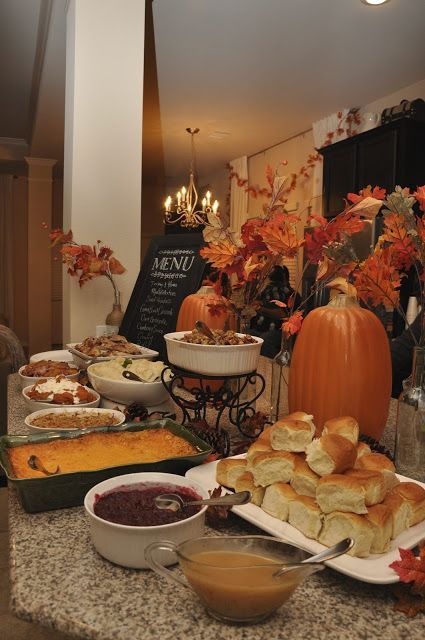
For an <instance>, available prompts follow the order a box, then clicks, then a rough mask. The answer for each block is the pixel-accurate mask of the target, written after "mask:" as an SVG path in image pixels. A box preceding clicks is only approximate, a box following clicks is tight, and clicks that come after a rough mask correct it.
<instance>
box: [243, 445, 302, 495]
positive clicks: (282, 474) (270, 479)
mask: <svg viewBox="0 0 425 640" xmlns="http://www.w3.org/2000/svg"><path fill="white" fill-rule="evenodd" d="M294 469H295V456H294V454H293V453H289V452H288V451H270V452H266V453H259V454H258V455H257V456H254V458H253V460H252V461H251V473H252V474H253V476H254V482H255V484H256V485H260V486H261V487H267V486H268V485H269V484H273V483H274V482H289V481H290V479H291V478H292V476H293V475H294Z"/></svg>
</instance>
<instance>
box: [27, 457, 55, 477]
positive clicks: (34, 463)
mask: <svg viewBox="0 0 425 640" xmlns="http://www.w3.org/2000/svg"><path fill="white" fill-rule="evenodd" d="M27 463H28V466H29V467H31V469H34V471H41V472H42V473H44V474H45V475H46V476H54V475H56V474H57V473H60V468H59V465H58V466H57V467H56V471H48V470H47V469H46V467H45V466H44V464H43V463H42V462H41V460H40V458H39V457H38V456H34V455H32V456H30V457H29V458H28V460H27Z"/></svg>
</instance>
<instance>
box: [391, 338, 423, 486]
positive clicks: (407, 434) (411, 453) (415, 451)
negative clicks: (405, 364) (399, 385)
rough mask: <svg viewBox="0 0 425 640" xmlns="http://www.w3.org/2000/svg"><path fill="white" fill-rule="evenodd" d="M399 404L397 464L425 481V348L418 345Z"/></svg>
mask: <svg viewBox="0 0 425 640" xmlns="http://www.w3.org/2000/svg"><path fill="white" fill-rule="evenodd" d="M403 387H404V389H403V391H402V393H401V394H400V397H399V400H398V406H397V426H396V441H395V465H396V469H397V472H398V473H401V474H402V475H404V476H408V477H410V478H414V479H415V480H420V481H422V482H423V481H425V347H414V350H413V364H412V375H411V377H410V378H409V379H408V380H407V381H405V384H404V385H403Z"/></svg>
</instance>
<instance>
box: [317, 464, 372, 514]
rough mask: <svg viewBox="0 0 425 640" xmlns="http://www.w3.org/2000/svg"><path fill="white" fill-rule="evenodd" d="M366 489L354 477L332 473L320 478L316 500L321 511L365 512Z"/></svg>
mask: <svg viewBox="0 0 425 640" xmlns="http://www.w3.org/2000/svg"><path fill="white" fill-rule="evenodd" d="M365 498H366V489H365V488H364V486H363V485H362V484H361V483H360V482H358V481H357V480H356V479H354V478H349V477H348V476H345V475H342V474H338V473H334V474H332V475H329V476H323V477H322V478H320V480H319V482H318V485H317V491H316V501H317V504H318V505H319V507H320V508H321V510H322V511H323V513H331V512H332V511H348V512H350V513H367V508H366V501H365Z"/></svg>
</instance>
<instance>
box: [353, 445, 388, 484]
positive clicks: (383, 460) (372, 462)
mask: <svg viewBox="0 0 425 640" xmlns="http://www.w3.org/2000/svg"><path fill="white" fill-rule="evenodd" d="M354 468H355V469H366V470H367V471H380V472H381V473H382V474H383V476H384V481H385V487H386V489H387V491H389V490H390V489H392V487H394V486H395V485H396V484H398V483H399V479H398V478H397V476H396V475H395V466H394V464H393V463H392V462H391V460H390V459H389V458H387V456H384V455H383V454H382V453H369V454H365V455H363V456H361V457H360V458H357V460H356V462H355V464H354Z"/></svg>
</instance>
